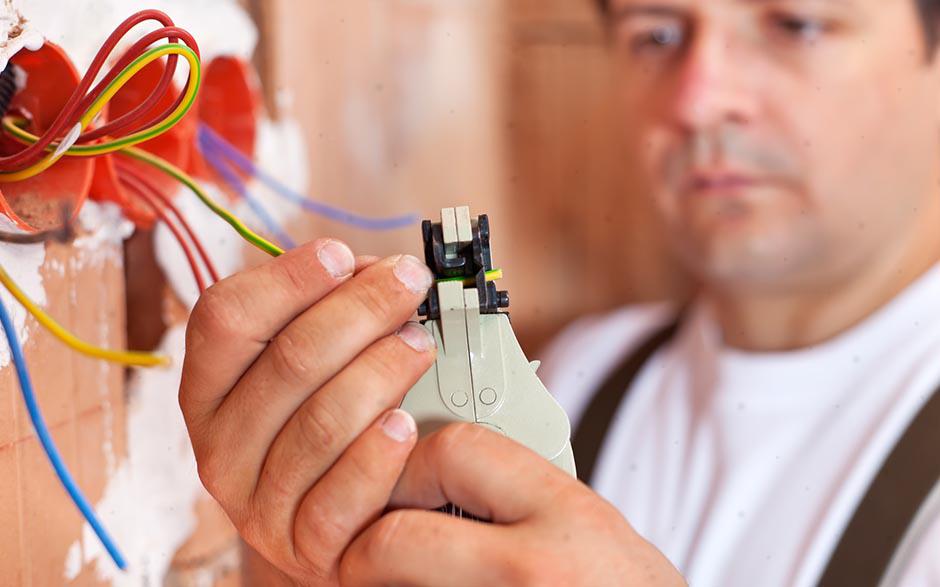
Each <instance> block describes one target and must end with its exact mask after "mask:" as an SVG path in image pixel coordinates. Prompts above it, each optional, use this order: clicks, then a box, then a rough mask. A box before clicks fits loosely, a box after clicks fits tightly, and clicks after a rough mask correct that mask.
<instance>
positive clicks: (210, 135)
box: [198, 124, 418, 231]
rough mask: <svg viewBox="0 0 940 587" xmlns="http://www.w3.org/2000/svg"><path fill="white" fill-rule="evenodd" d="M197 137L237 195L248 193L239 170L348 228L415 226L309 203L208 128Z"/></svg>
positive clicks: (410, 218) (402, 219)
mask: <svg viewBox="0 0 940 587" xmlns="http://www.w3.org/2000/svg"><path fill="white" fill-rule="evenodd" d="M198 133H199V148H200V149H201V150H202V153H203V155H204V156H205V158H206V161H207V162H208V163H209V165H211V166H212V167H213V168H214V169H215V170H216V171H217V172H218V173H219V174H220V175H221V176H222V177H223V178H224V179H225V180H226V181H227V182H228V183H229V184H232V185H233V188H235V189H236V191H238V192H246V191H247V190H246V188H245V186H244V183H243V182H242V181H241V179H240V178H239V177H238V175H237V174H235V173H233V169H238V170H240V171H241V172H242V173H245V174H247V175H248V176H249V177H253V178H255V179H257V180H258V181H260V182H261V183H263V184H264V185H265V186H267V187H268V188H269V189H270V190H271V191H273V192H274V193H275V194H277V195H278V196H280V197H282V198H284V199H285V200H287V201H289V202H291V203H293V204H294V205H296V206H298V207H300V208H301V209H302V210H304V211H306V212H309V213H311V214H317V215H319V216H323V217H324V218H329V219H330V220H334V221H336V222H341V223H343V224H348V225H349V226H354V227H356V228H362V229H365V230H376V231H379V230H397V229H399V228H404V227H407V226H412V225H414V224H416V223H417V222H418V217H417V216H416V215H414V214H405V215H402V216H393V217H391V218H368V217H366V216H360V215H358V214H354V213H352V212H349V211H348V210H343V209H342V208H337V207H334V206H330V205H329V204H324V203H322V202H317V201H316V200H312V199H310V198H309V197H307V196H305V195H303V194H300V193H297V192H296V191H294V190H292V189H291V188H290V187H288V186H287V185H285V184H284V183H283V182H281V181H280V180H278V179H277V178H276V177H274V176H273V175H272V174H270V173H268V172H267V171H265V170H264V169H261V168H260V167H258V165H256V164H255V162H254V161H252V160H251V159H250V158H249V157H247V156H246V155H245V154H244V153H242V152H241V151H239V150H238V149H237V148H236V147H235V146H234V145H232V144H231V143H229V142H228V141H226V140H225V139H224V138H222V136H220V135H219V134H218V133H217V132H215V131H214V130H212V128H211V127H209V125H206V124H200V125H199V131H198Z"/></svg>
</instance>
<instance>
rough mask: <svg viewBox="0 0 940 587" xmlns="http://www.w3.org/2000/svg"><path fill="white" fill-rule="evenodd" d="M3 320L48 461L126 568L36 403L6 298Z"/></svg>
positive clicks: (116, 561)
mask: <svg viewBox="0 0 940 587" xmlns="http://www.w3.org/2000/svg"><path fill="white" fill-rule="evenodd" d="M0 323H2V324H3V332H4V333H5V334H6V337H7V342H8V343H9V345H10V354H11V356H12V357H13V364H14V365H15V366H16V376H17V377H18V378H19V380H20V389H21V390H22V392H23V402H24V403H25V404H26V410H27V411H28V412H29V418H30V420H32V422H33V428H35V429H36V436H38V437H39V442H40V443H41V444H42V448H43V449H44V450H45V451H46V455H47V456H48V457H49V462H51V463H52V467H53V468H54V469H55V472H56V474H57V475H58V476H59V480H60V481H61V482H62V486H63V487H65V490H66V491H67V492H68V494H69V496H70V497H71V498H72V501H73V502H75V506H76V507H77V508H78V509H79V511H81V513H82V515H83V516H84V517H85V520H87V521H88V524H89V525H90V526H91V527H92V529H94V531H95V534H97V535H98V539H99V540H101V544H102V545H104V547H105V549H106V550H107V551H108V554H110V555H111V559H112V560H114V564H116V565H117V566H118V568H119V569H121V570H122V571H123V570H124V569H126V568H127V563H126V562H125V560H124V557H123V556H122V555H121V551H120V550H118V547H117V545H116V544H115V543H114V541H113V540H112V539H111V537H110V536H109V535H108V532H107V530H105V529H104V526H102V525H101V522H100V521H99V520H98V516H96V515H95V510H94V509H92V507H91V505H90V504H89V503H88V500H86V499H85V496H84V495H82V490H81V489H79V488H78V486H77V485H76V484H75V480H74V479H72V475H71V474H70V473H69V470H68V469H67V468H66V467H65V463H64V462H62V457H61V456H60V455H59V451H58V449H56V446H55V443H54V442H53V441H52V436H51V435H50V434H49V429H48V428H47V427H46V422H45V420H43V417H42V412H40V410H39V405H38V404H37V403H36V394H35V393H34V392H33V384H32V381H31V380H30V378H29V370H28V369H27V368H26V359H24V358H23V349H22V348H21V347H20V341H19V340H17V338H16V330H15V329H14V327H13V321H12V320H10V315H9V314H8V313H7V309H6V306H4V305H3V302H0Z"/></svg>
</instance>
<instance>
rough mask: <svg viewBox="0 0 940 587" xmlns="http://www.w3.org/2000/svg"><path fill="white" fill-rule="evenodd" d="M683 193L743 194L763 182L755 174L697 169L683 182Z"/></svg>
mask: <svg viewBox="0 0 940 587" xmlns="http://www.w3.org/2000/svg"><path fill="white" fill-rule="evenodd" d="M684 183H685V185H684V187H685V189H684V190H683V191H685V193H687V194H688V195H694V196H715V197H718V196H723V197H736V196H743V195H744V194H745V193H746V192H747V191H748V190H750V189H752V188H754V187H756V186H758V185H760V184H762V183H764V181H763V180H762V179H761V178H760V177H758V176H756V175H751V174H748V173H744V172H738V171H730V170H699V171H695V172H693V173H691V174H690V175H689V177H688V179H687V180H686V181H685V182H684Z"/></svg>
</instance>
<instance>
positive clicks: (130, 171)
mask: <svg viewBox="0 0 940 587" xmlns="http://www.w3.org/2000/svg"><path fill="white" fill-rule="evenodd" d="M114 163H115V165H116V166H117V168H118V171H119V172H120V173H122V174H124V175H129V176H132V177H136V178H137V179H138V180H142V181H145V182H146V181H147V178H146V177H144V176H143V174H141V173H139V172H138V171H137V170H136V169H134V168H133V166H131V165H129V164H127V163H125V162H124V161H123V160H122V159H116V160H115V161H114ZM152 195H153V196H154V197H155V198H157V201H158V202H159V203H160V204H162V205H163V207H164V208H166V209H167V210H169V211H170V213H171V214H172V215H173V216H174V217H175V218H176V221H177V222H179V223H180V226H182V227H183V230H184V231H185V232H186V235H187V236H188V237H189V240H190V241H192V243H193V246H195V247H196V252H197V253H198V254H199V258H200V259H201V260H202V264H203V265H204V266H205V268H206V270H207V271H208V272H209V277H210V278H211V279H212V283H216V282H218V281H219V272H218V271H217V270H216V268H215V265H214V264H213V263H212V259H211V258H210V257H209V254H208V253H207V252H206V249H205V247H203V245H202V241H201V240H200V239H199V236H198V235H197V234H196V233H195V231H193V229H192V227H191V226H190V225H189V222H187V221H186V217H185V216H184V215H183V213H182V212H180V210H179V208H177V207H176V205H175V204H174V203H173V199H172V198H171V197H169V196H167V195H166V194H164V193H163V192H162V191H161V190H159V189H157V188H156V186H154V189H153V191H152Z"/></svg>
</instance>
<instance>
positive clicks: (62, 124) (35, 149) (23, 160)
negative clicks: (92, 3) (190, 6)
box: [0, 10, 199, 171]
mask: <svg viewBox="0 0 940 587" xmlns="http://www.w3.org/2000/svg"><path fill="white" fill-rule="evenodd" d="M148 20H155V21H157V22H159V23H160V24H163V25H165V27H167V28H164V29H161V30H160V31H166V32H167V34H166V35H164V36H165V37H166V38H168V39H169V40H171V41H172V40H174V39H176V38H180V39H182V40H183V41H184V42H185V43H187V44H188V45H189V46H190V47H192V49H193V50H194V51H195V52H196V54H197V55H198V52H199V48H198V46H197V45H196V43H195V40H193V38H192V36H191V35H189V33H186V32H185V31H181V29H175V28H171V27H172V25H173V21H172V20H171V19H170V17H169V16H167V15H166V14H164V13H163V12H160V11H159V10H142V11H140V12H137V13H135V14H133V15H131V16H130V17H128V18H127V19H125V20H124V22H122V23H121V24H120V25H118V27H117V28H116V29H115V30H114V32H112V33H111V35H109V36H108V38H107V40H106V41H105V42H104V43H103V44H102V46H101V48H100V49H99V50H98V52H97V53H96V54H95V57H94V59H93V60H92V63H91V65H90V66H89V68H88V70H87V71H86V72H85V75H84V76H83V77H82V79H81V80H80V81H79V84H78V87H76V89H75V91H74V92H73V93H72V95H71V96H70V97H69V99H68V100H67V101H66V103H65V105H64V106H63V107H62V109H61V110H60V111H59V114H58V115H57V116H56V118H55V120H54V121H53V122H52V124H51V125H50V126H49V128H48V129H47V130H46V132H44V133H43V134H42V136H41V137H40V138H39V140H38V141H37V142H36V144H33V145H27V147H26V148H24V149H23V150H21V151H18V152H16V153H13V154H11V155H6V156H2V157H0V171H13V170H17V169H22V168H24V167H28V166H30V165H32V164H34V163H36V162H37V161H39V160H40V159H41V158H42V156H43V153H44V151H45V150H46V148H47V147H48V146H49V145H50V144H51V143H52V141H54V140H55V139H56V138H58V137H59V136H60V135H61V134H62V133H63V132H65V130H66V129H68V128H72V127H74V125H75V124H76V122H77V120H78V117H79V116H80V114H81V113H82V112H84V111H85V110H87V109H88V107H90V105H91V103H92V102H93V101H94V99H96V98H97V96H98V95H100V93H101V92H103V91H104V88H105V87H107V84H109V83H110V82H111V80H113V78H114V77H115V76H116V75H117V73H118V72H119V71H121V70H120V69H118V68H116V67H115V68H112V70H111V71H109V72H108V74H107V75H106V76H105V78H104V79H102V80H101V82H100V83H99V84H98V85H97V86H95V88H94V89H93V90H92V91H91V92H88V90H89V88H91V85H92V83H93V82H94V81H95V79H96V78H97V77H98V73H99V72H100V70H101V68H102V66H103V65H104V63H105V61H106V60H107V58H108V56H109V55H110V54H111V52H112V51H113V50H114V48H115V47H116V46H117V44H118V43H119V42H120V41H121V39H122V38H123V37H124V35H126V34H127V32H129V31H130V30H131V29H132V28H133V27H134V26H136V25H138V24H140V23H143V22H146V21H148ZM160 31H155V32H154V33H152V35H153V37H152V38H153V40H156V39H158V38H160V36H159V32H160ZM151 42H152V41H151ZM145 48H146V46H144V47H139V46H138V45H136V44H135V45H134V47H132V50H136V51H138V52H141V51H142V50H143V49H145ZM133 56H134V53H132V52H131V51H128V52H127V53H125V55H124V57H122V59H121V60H120V61H119V64H121V65H123V64H124V63H126V61H125V59H127V58H130V57H133ZM176 59H177V58H176V57H174V56H172V55H171V56H169V57H168V58H167V71H168V72H169V73H171V74H172V70H173V68H175V64H176ZM164 77H167V75H166V72H165V74H164ZM158 87H159V86H158ZM86 93H87V95H86ZM83 96H84V97H83ZM181 96H182V94H181ZM157 99H159V96H157V97H156V98H155V100H157ZM148 100H149V99H148ZM155 100H154V101H155ZM135 115H136V116H138V117H139V116H140V115H139V114H136V113H135ZM121 119H123V121H124V122H127V119H126V118H125V117H121ZM121 119H119V120H121ZM131 122H133V121H131ZM117 123H118V120H115V121H112V122H110V123H107V124H105V125H104V126H103V127H102V129H101V130H102V131H106V132H113V131H114V130H115V127H114V126H113V125H115V124H117ZM148 126H149V125H148Z"/></svg>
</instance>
